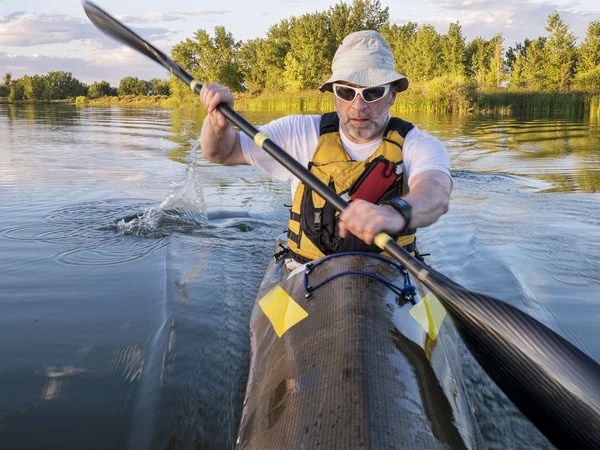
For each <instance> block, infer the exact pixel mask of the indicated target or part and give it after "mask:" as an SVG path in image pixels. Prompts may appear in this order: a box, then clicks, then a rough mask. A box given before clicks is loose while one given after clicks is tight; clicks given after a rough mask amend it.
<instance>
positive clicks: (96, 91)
mask: <svg viewBox="0 0 600 450" xmlns="http://www.w3.org/2000/svg"><path fill="white" fill-rule="evenodd" d="M115 95H117V89H116V88H114V87H112V86H111V85H110V84H109V83H108V81H100V82H94V83H92V84H91V85H90V88H89V89H88V97H89V98H100V97H113V96H115Z"/></svg>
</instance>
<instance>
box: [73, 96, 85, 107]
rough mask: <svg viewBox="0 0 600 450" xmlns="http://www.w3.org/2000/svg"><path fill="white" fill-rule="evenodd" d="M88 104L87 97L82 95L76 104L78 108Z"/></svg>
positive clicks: (76, 100)
mask: <svg viewBox="0 0 600 450" xmlns="http://www.w3.org/2000/svg"><path fill="white" fill-rule="evenodd" d="M86 103H87V97H85V96H83V95H80V96H78V97H77V98H76V99H75V104H76V105H77V106H83V105H85V104H86Z"/></svg>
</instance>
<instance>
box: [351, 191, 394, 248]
mask: <svg viewBox="0 0 600 450" xmlns="http://www.w3.org/2000/svg"><path fill="white" fill-rule="evenodd" d="M405 223H406V221H405V220H404V217H402V214H400V213H399V212H398V211H396V210H395V209H394V208H393V207H391V206H389V205H383V206H380V205H374V204H373V203H369V202H366V201H364V200H354V201H353V202H351V203H350V204H349V205H348V207H347V208H346V209H345V210H344V211H342V213H341V214H340V221H339V231H340V236H341V237H343V238H345V237H347V236H348V233H352V234H353V235H354V236H356V237H357V238H359V239H360V240H362V241H364V242H366V243H367V244H372V243H373V240H374V239H375V236H377V235H378V234H379V233H381V232H382V231H384V232H386V233H388V234H396V233H398V232H400V230H402V229H404V226H405Z"/></svg>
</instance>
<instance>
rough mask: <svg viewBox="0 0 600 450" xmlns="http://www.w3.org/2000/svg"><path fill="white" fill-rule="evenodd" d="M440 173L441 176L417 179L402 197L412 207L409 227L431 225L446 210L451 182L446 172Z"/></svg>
mask: <svg viewBox="0 0 600 450" xmlns="http://www.w3.org/2000/svg"><path fill="white" fill-rule="evenodd" d="M441 175H442V177H432V178H431V177H428V178H424V179H422V180H420V181H418V182H417V183H415V185H414V186H411V189H410V192H409V193H408V194H406V195H405V196H404V197H403V198H404V199H405V200H406V201H407V202H408V203H410V205H411V207H412V218H411V221H410V228H423V227H426V226H428V225H431V224H432V223H435V222H437V220H438V219H439V218H440V217H442V215H444V214H446V212H448V203H449V199H450V191H451V186H452V184H451V181H450V178H448V176H447V175H446V174H443V173H442V174H441ZM443 177H446V178H447V179H444V178H443Z"/></svg>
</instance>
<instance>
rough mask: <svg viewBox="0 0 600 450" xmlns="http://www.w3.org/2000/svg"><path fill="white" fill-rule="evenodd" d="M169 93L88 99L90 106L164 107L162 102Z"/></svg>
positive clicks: (167, 98)
mask: <svg viewBox="0 0 600 450" xmlns="http://www.w3.org/2000/svg"><path fill="white" fill-rule="evenodd" d="M169 99H170V98H169V96H168V95H153V96H142V95H122V96H118V97H100V98H95V99H91V100H88V101H87V103H86V105H89V106H113V105H115V106H116V105H118V106H138V107H144V108H162V107H163V106H162V103H163V102H164V101H167V100H169Z"/></svg>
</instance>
